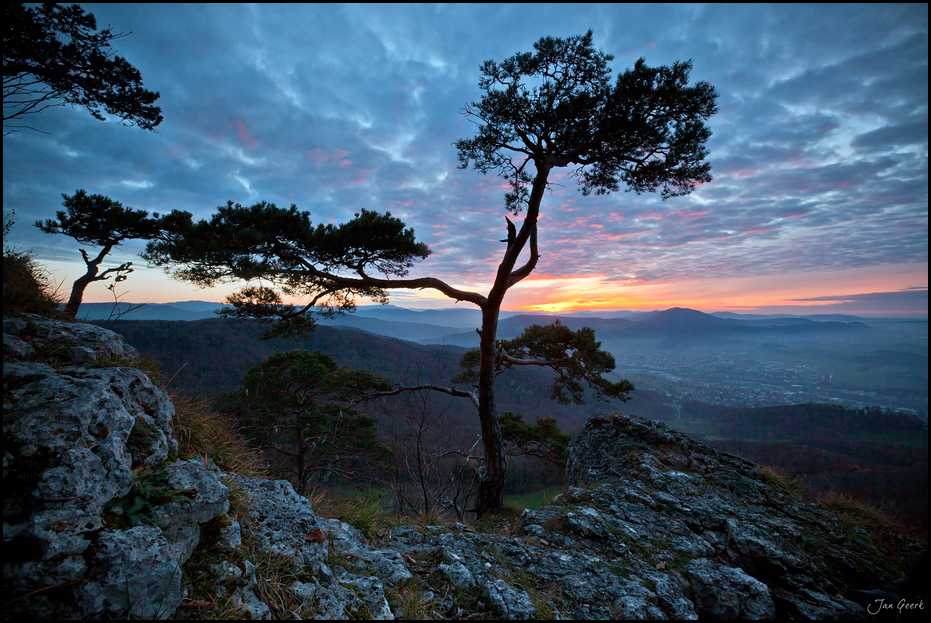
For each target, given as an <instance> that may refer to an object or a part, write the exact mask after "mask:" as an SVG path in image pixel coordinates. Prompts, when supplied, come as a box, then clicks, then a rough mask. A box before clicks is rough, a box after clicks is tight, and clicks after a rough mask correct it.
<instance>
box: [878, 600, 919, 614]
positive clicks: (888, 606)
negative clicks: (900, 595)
mask: <svg viewBox="0 0 931 623" xmlns="http://www.w3.org/2000/svg"><path fill="white" fill-rule="evenodd" d="M924 609H925V602H924V600H923V599H919V600H918V601H914V600H911V601H910V600H908V599H900V600H898V601H894V600H889V599H876V600H874V601H873V603H871V604H869V605H868V606H867V607H866V611H867V612H869V613H870V614H879V613H880V612H892V611H893V610H898V612H899V614H902V613H903V612H909V611H912V610H924Z"/></svg>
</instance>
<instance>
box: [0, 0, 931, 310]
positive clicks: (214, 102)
mask: <svg viewBox="0 0 931 623" xmlns="http://www.w3.org/2000/svg"><path fill="white" fill-rule="evenodd" d="M81 6H82V7H84V8H85V10H87V11H88V12H90V13H93V14H94V15H95V16H96V18H97V21H98V27H100V28H102V27H105V26H107V25H110V26H112V27H113V29H114V31H116V32H121V33H130V32H131V34H128V35H127V36H126V37H123V38H121V39H119V40H117V41H115V42H114V44H113V48H114V49H115V50H116V52H117V53H118V54H119V55H120V56H123V57H125V58H126V59H127V60H128V61H129V62H130V63H132V64H133V65H134V66H135V67H136V68H138V69H139V70H140V72H141V73H142V77H143V81H144V86H145V87H146V88H147V89H149V90H152V91H158V92H160V93H161V97H160V99H159V101H158V105H160V106H161V108H162V114H163V115H164V121H163V122H162V124H161V125H160V126H158V128H157V133H153V132H146V131H144V130H141V129H139V128H135V127H124V126H122V125H120V123H119V120H117V119H113V118H111V119H108V120H107V121H105V122H101V121H97V120H95V119H94V118H92V117H91V116H90V115H89V114H88V113H87V112H86V111H85V110H84V109H79V108H73V107H70V106H65V107H59V108H54V109H49V110H46V111H44V112H43V113H41V114H40V115H37V116H34V117H32V118H31V119H30V120H29V123H30V125H32V126H33V127H35V128H37V129H38V130H41V132H40V131H32V130H22V131H20V132H17V133H13V134H10V135H7V136H5V137H4V138H3V205H4V212H5V214H8V213H9V211H10V210H13V211H15V217H14V220H15V225H14V227H13V229H12V231H11V233H10V236H9V240H5V241H4V243H5V244H13V245H15V246H17V247H18V248H21V249H28V250H32V251H33V252H34V253H35V255H36V257H37V258H38V259H39V260H40V261H41V262H42V263H44V264H45V265H46V266H48V268H49V270H50V272H51V276H52V278H53V279H54V280H55V281H56V283H59V284H61V288H62V290H63V291H67V290H69V289H70V286H71V281H73V280H74V279H76V278H77V277H78V276H80V275H81V274H83V272H84V266H83V262H82V260H81V257H80V254H79V251H78V249H79V246H80V245H79V244H78V243H77V242H75V241H74V240H73V239H71V238H67V237H65V236H61V235H58V236H51V235H48V234H44V233H42V232H40V231H39V230H38V229H37V228H35V227H33V226H32V223H33V222H34V221H35V220H37V219H46V218H52V217H54V215H55V211H56V210H59V209H62V206H61V201H62V198H61V195H62V193H68V194H72V193H74V192H75V191H76V190H77V189H85V190H87V192H88V193H99V194H103V195H106V196H108V197H110V198H111V199H114V200H116V201H120V202H122V203H123V205H125V206H131V207H133V208H136V209H144V210H148V211H149V212H159V213H163V214H164V213H166V212H169V211H171V210H173V209H180V210H187V211H189V212H192V213H193V214H194V215H195V217H196V218H207V217H209V215H210V214H211V213H212V212H213V211H214V210H215V208H216V207H217V206H220V205H225V204H226V202H227V201H229V200H232V201H234V202H237V203H241V204H243V205H251V204H253V203H256V202H259V201H268V202H273V203H276V204H277V205H279V206H284V207H287V206H289V205H290V204H292V203H293V204H296V205H297V206H298V208H300V209H302V210H307V211H309V212H310V213H311V218H312V220H313V222H314V223H320V222H322V223H341V222H345V221H348V220H349V219H351V218H352V216H353V214H354V213H355V212H358V211H359V210H360V209H361V208H366V209H370V210H378V211H390V212H391V213H392V214H393V215H394V216H398V217H400V218H401V219H402V220H404V221H405V222H406V223H407V224H408V225H409V226H411V227H413V228H414V230H415V232H416V235H417V238H418V240H420V241H423V242H426V243H427V244H428V245H429V246H430V248H431V249H433V255H431V256H430V257H429V258H428V259H427V260H425V261H423V262H421V263H419V264H418V265H417V267H416V268H415V269H414V270H413V271H412V272H411V275H410V276H411V277H417V276H435V277H439V278H441V279H444V280H445V281H447V282H449V283H451V284H452V285H454V286H457V287H461V288H466V289H470V290H476V291H480V292H483V293H485V292H487V290H488V288H489V287H490V282H491V280H492V279H493V276H494V272H495V269H496V267H497V262H498V261H500V258H501V256H502V254H503V252H504V245H503V244H501V243H500V242H498V241H499V240H500V239H502V238H504V237H505V235H506V229H505V220H504V216H505V215H506V214H507V212H506V210H505V207H504V198H503V193H504V190H503V183H502V181H501V180H500V179H499V178H497V177H495V176H493V175H491V174H490V175H487V176H483V175H481V174H479V173H477V172H475V171H471V170H460V169H458V166H457V165H458V162H457V159H456V150H455V147H454V146H453V142H454V141H456V140H457V139H459V138H468V137H471V136H473V135H474V131H475V129H474V125H473V124H472V123H470V121H469V120H468V119H467V118H466V117H465V116H463V114H462V112H461V111H462V109H463V108H464V107H465V106H466V105H467V104H469V103H471V102H475V101H478V100H479V99H480V97H481V91H480V90H479V88H478V79H479V66H480V64H481V63H482V62H483V61H485V60H487V59H494V60H496V61H500V60H503V59H504V58H507V57H510V56H512V55H513V54H515V53H518V52H527V51H532V49H533V43H534V42H536V41H537V40H538V39H540V38H541V37H544V36H557V37H568V36H572V35H577V34H583V33H585V32H586V31H587V30H588V29H592V30H593V31H594V41H595V45H596V47H598V48H599V49H601V50H603V51H604V52H607V53H609V54H612V55H614V60H613V61H612V62H611V67H612V70H613V71H612V73H613V75H617V73H619V72H621V71H623V70H625V69H628V68H630V67H632V66H633V64H634V62H635V61H636V60H637V59H638V58H640V57H643V58H645V59H646V62H647V64H648V65H654V66H655V65H668V64H671V63H673V62H674V61H677V60H681V61H684V60H689V59H691V60H692V62H693V70H692V81H693V82H694V81H699V80H705V81H708V82H710V83H712V84H713V85H714V86H715V88H716V90H717V92H718V93H719V98H718V105H719V112H718V114H717V115H715V116H714V117H712V118H711V119H710V121H709V127H710V128H711V130H712V132H713V135H712V137H711V138H710V140H709V141H708V148H709V151H710V155H709V158H708V160H709V162H710V163H711V166H712V175H713V177H714V179H713V181H712V182H711V183H708V184H703V185H702V186H701V187H700V188H698V189H697V190H696V191H695V192H694V193H692V194H691V195H689V196H686V197H678V198H673V199H669V200H667V201H662V200H661V199H660V197H659V196H658V195H656V194H649V193H647V194H643V195H637V194H635V193H629V192H619V193H615V194H612V195H607V196H589V197H584V196H582V194H581V193H580V192H579V191H578V189H577V188H576V187H575V185H574V183H573V180H572V179H571V178H569V177H568V176H566V175H561V176H558V177H556V178H551V179H555V181H556V182H557V184H556V185H554V187H553V188H552V190H551V192H550V193H548V195H547V196H546V197H545V199H544V201H543V204H542V207H541V217H540V224H539V239H540V253H541V259H540V262H539V264H538V265H537V268H536V270H535V272H534V273H533V275H532V276H531V277H530V278H528V279H527V280H525V281H524V282H522V283H521V284H519V285H518V286H517V287H515V288H513V289H512V290H511V291H510V292H509V293H508V296H507V298H506V299H505V303H504V307H505V309H512V310H535V311H566V310H579V309H644V310H646V309H666V308H669V307H676V306H678V307H690V308H693V309H699V310H702V311H732V312H740V313H799V314H809V313H835V312H841V313H849V314H860V315H906V316H907V315H915V314H917V315H924V316H925V317H926V316H927V310H928V293H927V287H928V7H927V5H926V4H909V5H894V4H875V5H863V4H856V5H841V4H830V5H785V4H775V5H760V4H752V5H683V4H675V5H655V4H651V5H611V4H591V5H585V4H572V5H570V4H565V3H550V4H542V5H535V6H534V7H533V9H532V10H529V9H528V8H527V5H523V4H491V5H476V4H468V5H457V4H453V5H447V4H440V5H426V4H404V5H373V4H364V5H324V4H293V5H268V4H262V5H239V4H211V5H193V4H171V5H153V4H82V5H81ZM142 248H143V244H142V243H141V242H138V241H133V242H130V243H126V244H125V245H124V246H123V247H121V248H119V249H118V250H117V251H115V252H113V253H112V254H111V256H110V261H109V263H107V264H105V265H107V266H116V265H117V264H118V263H120V262H124V261H133V262H134V267H136V268H137V269H138V270H136V271H135V272H134V273H133V274H132V275H131V276H130V278H129V280H127V281H125V282H123V283H121V284H120V286H121V287H122V289H119V287H118V289H117V292H118V293H119V294H120V295H121V296H122V299H123V300H124V301H127V302H129V301H132V302H153V303H164V302H171V301H181V300H213V301H220V300H222V299H223V297H224V296H225V295H226V294H228V293H229V292H231V291H232V290H234V289H235V287H236V286H235V285H228V286H221V287H216V288H212V289H206V290H198V289H196V288H195V287H194V286H192V285H190V284H186V283H183V282H178V281H174V280H171V279H169V278H168V277H167V276H166V275H165V274H164V273H163V272H162V271H161V270H160V269H157V268H151V267H150V268H147V267H146V266H145V262H144V261H143V260H142V259H141V258H139V257H138V253H139V252H140V251H141V250H142ZM89 250H90V249H89ZM238 285H241V284H238ZM391 295H392V297H391V302H392V303H393V304H395V305H400V306H404V307H410V308H438V307H447V306H451V305H452V304H453V302H452V301H450V300H449V299H446V298H444V297H443V296H442V295H439V294H438V293H431V292H430V291H404V290H397V291H392V292H391ZM84 300H85V301H88V302H105V301H112V300H113V294H112V293H111V292H110V291H108V290H107V289H106V288H105V287H104V285H102V284H100V283H97V284H92V285H91V286H90V287H89V288H88V290H87V292H86V293H85V299H84ZM367 302H368V301H360V303H363V304H364V303H367Z"/></svg>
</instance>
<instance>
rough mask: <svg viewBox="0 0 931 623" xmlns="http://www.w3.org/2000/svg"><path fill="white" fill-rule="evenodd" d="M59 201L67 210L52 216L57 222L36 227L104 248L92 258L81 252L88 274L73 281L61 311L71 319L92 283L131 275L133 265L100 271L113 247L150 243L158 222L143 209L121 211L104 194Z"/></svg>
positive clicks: (38, 223) (80, 192)
mask: <svg viewBox="0 0 931 623" xmlns="http://www.w3.org/2000/svg"><path fill="white" fill-rule="evenodd" d="M62 198H63V199H64V202H63V203H64V206H65V208H67V211H66V210H59V211H58V212H56V213H55V214H56V216H57V217H58V218H57V220H53V219H46V220H45V221H44V222H43V221H36V222H35V226H36V227H38V228H39V229H41V230H42V231H44V232H45V233H47V234H64V235H66V236H70V237H72V238H74V239H75V240H77V241H78V242H80V243H81V244H88V245H90V244H93V245H97V246H99V247H103V248H102V249H101V250H100V252H99V253H97V256H96V257H94V258H93V259H91V258H90V256H89V255H88V253H87V251H85V250H84V249H81V257H83V258H84V264H85V265H86V266H87V272H86V273H85V274H84V275H82V276H81V277H79V278H78V279H76V280H75V281H74V284H73V285H72V286H71V296H70V298H69V299H68V303H67V304H66V305H65V309H64V310H63V311H64V314H65V315H66V316H69V317H71V318H74V317H75V316H77V313H78V308H80V307H81V301H82V300H83V299H84V290H85V289H87V286H89V285H90V284H91V283H93V282H95V281H106V280H108V279H110V277H111V276H113V277H115V279H114V282H115V283H117V282H120V281H124V280H125V279H126V277H127V275H128V274H129V273H131V272H133V268H132V264H133V263H132V262H126V263H124V264H121V265H119V266H117V267H116V268H108V269H106V270H104V271H103V272H102V273H101V272H99V270H100V263H101V262H103V259H104V258H105V257H106V256H107V254H108V253H110V251H112V250H113V247H117V246H119V245H120V244H121V243H122V242H123V241H124V240H131V239H141V240H149V239H151V238H153V237H155V236H156V235H157V234H158V232H159V219H158V214H156V215H154V217H152V218H149V213H148V212H146V211H145V210H133V209H132V208H128V207H127V208H124V207H123V204H121V203H120V202H119V201H113V200H112V199H110V198H109V197H105V196H104V195H88V194H87V192H86V191H85V190H83V189H81V190H78V191H77V192H76V193H74V194H73V195H71V196H68V195H66V194H62ZM114 295H115V294H114Z"/></svg>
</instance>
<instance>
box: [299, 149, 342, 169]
mask: <svg viewBox="0 0 931 623" xmlns="http://www.w3.org/2000/svg"><path fill="white" fill-rule="evenodd" d="M348 155H349V152H348V151H346V150H345V149H334V150H332V151H330V152H325V151H323V150H322V149H309V150H307V151H306V152H304V157H305V158H306V159H307V160H310V161H312V162H314V163H316V165H317V166H320V165H323V164H328V163H336V164H338V165H339V166H340V167H348V166H350V165H351V164H352V160H349V159H348V158H346V156H348Z"/></svg>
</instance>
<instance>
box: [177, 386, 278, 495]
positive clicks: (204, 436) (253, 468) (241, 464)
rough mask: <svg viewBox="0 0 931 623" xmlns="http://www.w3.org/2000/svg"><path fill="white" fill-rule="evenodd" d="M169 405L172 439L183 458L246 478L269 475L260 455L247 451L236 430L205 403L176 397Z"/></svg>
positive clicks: (245, 444)
mask: <svg viewBox="0 0 931 623" xmlns="http://www.w3.org/2000/svg"><path fill="white" fill-rule="evenodd" d="M172 402H173V403H174V405H175V419H174V429H175V430H174V432H175V438H176V439H177V440H178V445H179V452H180V453H181V454H182V455H189V456H201V457H204V459H211V460H212V461H213V462H214V463H216V464H217V465H218V466H219V467H220V468H221V469H223V470H225V471H228V472H233V473H235V474H239V475H240V476H246V477H248V478H264V477H266V476H267V475H268V469H267V468H266V466H265V463H264V462H263V461H262V457H261V455H260V453H259V452H257V451H256V450H253V449H251V448H249V446H248V444H247V443H246V440H245V438H244V437H243V436H242V435H240V434H239V433H238V432H237V431H236V428H235V426H234V425H233V424H232V423H231V422H229V421H227V420H226V419H224V418H222V417H221V416H219V415H217V414H216V413H214V412H213V411H211V410H210V408H209V407H208V406H207V404H206V403H205V402H204V401H200V400H191V399H190V398H186V397H184V396H183V395H180V394H175V395H173V396H172Z"/></svg>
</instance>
